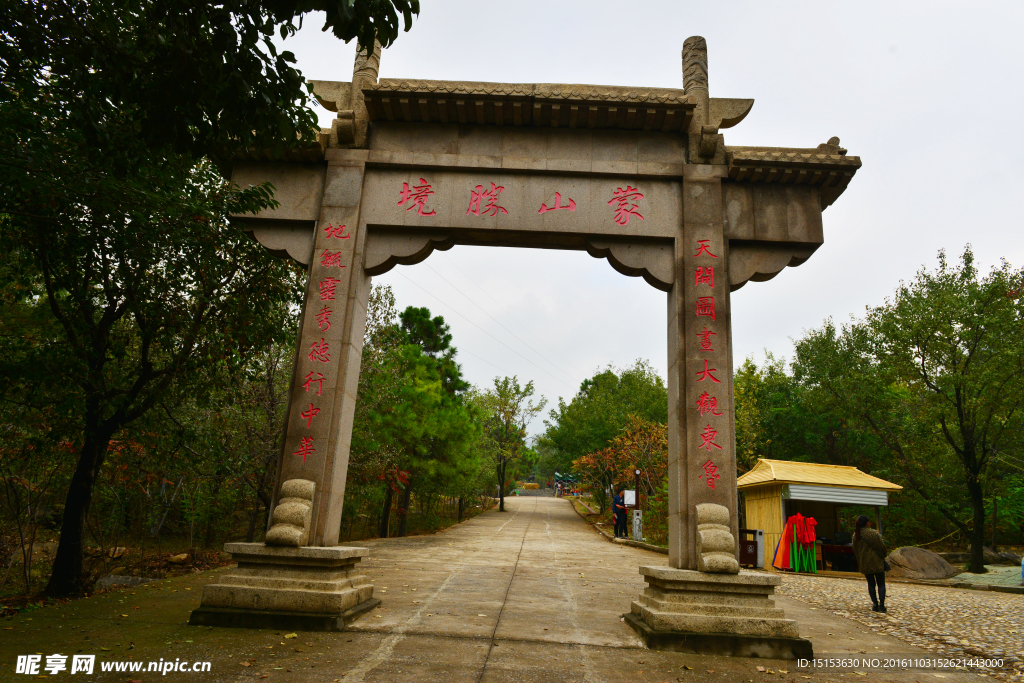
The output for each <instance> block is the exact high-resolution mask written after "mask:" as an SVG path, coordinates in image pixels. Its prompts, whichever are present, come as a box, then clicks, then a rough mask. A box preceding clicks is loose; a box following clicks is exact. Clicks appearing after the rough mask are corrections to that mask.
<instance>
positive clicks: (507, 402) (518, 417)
mask: <svg viewBox="0 0 1024 683" xmlns="http://www.w3.org/2000/svg"><path fill="white" fill-rule="evenodd" d="M531 396H533V381H532V380H531V381H529V382H527V383H526V385H525V386H520V384H519V378H518V377H495V378H494V388H493V389H489V390H487V391H485V392H483V393H482V394H479V395H478V396H477V401H478V403H479V405H480V407H481V409H482V410H483V413H484V415H485V417H484V432H485V434H486V435H487V438H488V441H489V443H490V445H491V449H490V450H491V453H492V455H493V458H494V471H495V474H496V475H497V477H498V510H499V511H500V512H504V511H505V483H506V481H507V478H506V477H507V475H508V473H509V472H508V467H509V465H511V464H513V463H517V462H518V461H519V460H520V459H521V458H522V457H523V456H524V455H525V454H526V453H527V451H528V449H527V447H526V427H527V425H529V424H530V422H532V421H533V418H534V417H536V416H537V414H538V413H540V411H541V410H543V409H544V406H545V405H546V404H547V400H546V399H544V398H543V397H542V398H541V399H540V401H539V402H537V403H534V402H533V400H532V399H531V398H530V397H531Z"/></svg>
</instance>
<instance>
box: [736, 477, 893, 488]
mask: <svg viewBox="0 0 1024 683" xmlns="http://www.w3.org/2000/svg"><path fill="white" fill-rule="evenodd" d="M782 484H797V485H800V486H821V487H822V488H829V489H859V490H862V491H902V490H903V487H902V486H900V485H899V484H889V485H888V486H858V485H853V484H823V483H822V482H820V481H796V480H791V479H782V480H776V479H770V480H768V481H758V482H754V483H753V484H737V485H736V488H737V489H738V490H740V491H742V490H744V489H752V488H757V487H758V486H777V485H782Z"/></svg>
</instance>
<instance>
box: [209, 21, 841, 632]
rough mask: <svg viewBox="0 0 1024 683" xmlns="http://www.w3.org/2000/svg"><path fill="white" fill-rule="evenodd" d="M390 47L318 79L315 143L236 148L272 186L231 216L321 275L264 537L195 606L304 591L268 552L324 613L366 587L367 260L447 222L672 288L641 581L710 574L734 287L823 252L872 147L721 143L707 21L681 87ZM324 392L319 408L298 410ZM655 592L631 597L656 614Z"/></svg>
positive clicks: (730, 110) (721, 521)
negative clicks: (270, 151) (350, 519)
mask: <svg viewBox="0 0 1024 683" xmlns="http://www.w3.org/2000/svg"><path fill="white" fill-rule="evenodd" d="M378 63H379V53H375V54H373V55H370V56H367V55H366V54H365V53H364V54H362V55H360V57H359V58H357V63H356V68H355V72H354V76H353V81H352V83H335V82H317V83H315V84H314V87H315V90H316V93H317V96H318V98H319V99H320V101H321V103H322V104H324V105H325V106H326V107H328V108H329V109H332V110H334V111H337V113H338V117H337V118H336V119H335V121H334V124H333V125H332V128H331V130H330V131H326V130H325V131H324V132H323V133H322V135H321V137H320V140H319V144H317V145H314V146H311V147H310V148H308V149H306V150H303V151H299V152H293V153H291V157H290V158H287V159H284V160H276V161H270V160H267V159H264V158H262V157H261V155H259V154H246V155H241V156H240V158H238V159H236V161H235V163H234V167H233V173H232V179H233V180H234V181H235V182H236V183H238V184H239V185H247V184H255V183H259V182H264V181H267V180H269V181H270V182H272V183H273V184H274V185H275V187H276V188H277V193H276V198H277V199H278V201H279V202H280V206H279V207H278V208H277V209H274V210H272V211H266V212H263V213H261V214H260V215H257V216H245V217H239V219H240V220H244V221H246V223H247V225H248V226H249V229H251V231H252V233H253V235H254V237H255V238H256V239H258V240H259V241H260V242H261V243H263V244H264V245H265V246H266V247H267V248H268V249H270V250H272V251H273V252H274V253H277V254H279V255H282V256H285V255H286V256H288V257H291V258H293V259H295V260H296V261H299V262H300V263H303V264H305V265H307V266H308V267H309V283H308V287H307V299H306V306H305V310H304V312H303V315H302V322H301V330H300V334H299V339H300V341H299V345H298V349H297V356H296V358H297V362H296V366H295V374H294V377H293V381H292V389H291V404H290V408H289V419H288V427H287V436H286V439H285V446H284V450H283V452H282V456H281V458H280V461H279V469H278V477H277V492H276V496H275V506H276V507H275V509H274V512H273V520H272V525H271V528H270V530H269V531H268V536H267V544H268V545H266V546H263V545H262V544H230V545H229V547H228V548H227V549H228V550H229V551H230V552H232V553H234V554H235V555H236V557H237V558H238V559H239V561H240V567H241V566H246V567H247V571H248V574H247V576H249V578H248V579H246V580H245V581H241V580H239V581H237V582H235V584H231V583H230V581H227V580H225V583H224V584H223V585H219V586H211V587H208V588H207V592H206V593H205V594H204V598H203V608H202V609H200V610H197V612H196V614H198V615H200V616H199V617H198V618H199V619H200V621H201V620H202V619H203V618H205V617H202V616H201V615H202V614H204V613H211V614H212V612H210V611H209V610H217V609H220V610H225V609H227V610H244V609H252V608H254V603H253V601H262V602H261V605H262V607H261V609H265V610H270V611H271V612H272V611H274V610H283V609H284V607H285V606H286V605H287V604H288V602H287V601H288V599H291V598H292V597H294V591H292V589H288V588H279V586H280V585H281V583H280V581H277V583H273V584H270V583H268V584H266V585H263V584H260V581H261V580H262V579H259V578H258V577H259V576H260V572H261V571H270V568H271V567H274V568H276V569H275V570H274V571H286V572H287V571H292V572H293V574H294V580H295V581H296V582H302V581H306V580H308V578H309V577H307V576H306V574H308V573H309V572H310V571H313V570H312V569H310V567H313V566H314V565H315V566H317V567H319V568H318V569H317V570H316V571H318V572H320V574H316V575H317V576H321V575H322V576H324V577H335V578H331V579H330V580H325V581H326V582H325V583H324V584H323V586H324V587H323V589H322V590H321V591H320V593H317V595H318V596H319V597H316V598H313V599H312V603H311V604H313V605H314V607H312V608H310V609H307V610H304V611H306V612H309V613H311V614H315V615H319V616H317V617H316V618H321V617H323V615H324V614H327V615H331V614H333V615H335V616H337V615H338V614H339V613H340V611H341V609H342V608H344V610H348V609H356V608H358V606H359V605H360V604H362V605H364V607H363V608H366V607H365V606H366V605H369V604H370V597H369V593H368V592H367V591H368V590H369V589H368V588H367V587H366V586H365V585H364V583H365V582H364V583H359V581H358V580H357V577H358V574H357V573H356V570H355V563H356V562H357V561H358V557H359V554H358V550H359V549H353V548H338V547H336V544H337V541H338V530H339V525H340V519H341V509H342V504H343V501H344V492H345V480H346V475H347V466H348V453H349V440H350V438H351V430H352V420H353V414H354V409H355V401H356V389H357V386H358V376H359V363H360V359H361V346H362V338H363V331H364V328H365V314H366V301H367V297H368V295H369V291H370V279H371V277H372V276H374V275H379V274H381V273H384V272H387V271H388V270H389V269H391V268H393V267H394V266H395V265H400V264H413V263H417V262H419V261H422V260H423V259H425V258H427V257H428V256H429V255H430V253H432V251H434V250H435V249H441V250H444V249H449V248H451V247H452V246H454V245H456V244H469V245H496V246H514V247H540V248H554V249H577V250H584V251H587V252H588V253H590V254H591V255H592V256H595V257H599V258H607V259H608V261H609V263H610V264H611V265H612V267H613V268H615V269H616V270H617V271H619V272H621V273H623V274H626V275H630V276H639V277H643V278H644V279H645V280H646V281H647V282H648V283H649V284H651V285H652V286H654V287H656V288H657V289H659V290H661V291H664V292H666V293H667V301H666V303H667V325H666V328H667V335H668V353H669V358H668V393H669V425H668V431H669V463H668V464H669V563H670V567H671V568H672V569H671V570H666V571H669V574H664V572H663V571H659V572H653V573H651V574H649V582H650V583H651V586H652V589H653V590H654V591H655V593H657V592H658V591H662V592H664V591H669V592H671V591H677V592H678V591H679V590H683V588H681V586H685V585H690V584H692V582H693V581H698V583H699V582H700V581H705V580H709V579H700V578H699V577H696V578H695V576H696V573H695V571H694V570H701V571H703V572H705V573H709V572H710V573H714V572H725V573H726V574H730V573H732V572H735V571H738V565H737V563H736V559H735V556H736V551H737V541H736V539H737V537H738V534H737V515H736V498H737V495H736V485H735V484H736V482H735V473H736V467H735V460H736V459H735V438H734V421H733V392H732V365H733V363H732V350H731V348H732V347H731V309H730V292H732V291H734V290H736V289H738V288H739V287H742V286H743V285H744V284H746V283H747V282H749V281H751V280H753V281H764V280H768V279H770V278H772V277H774V276H775V275H776V274H777V273H779V272H780V271H781V270H782V269H784V268H785V267H787V266H796V265H799V264H801V263H803V262H804V261H805V260H807V258H809V257H810V256H811V254H812V253H813V252H814V251H815V250H816V249H817V248H818V247H819V246H820V245H821V244H822V243H823V241H824V233H823V227H822V218H821V214H822V211H823V210H824V209H825V208H826V207H827V206H829V205H830V204H831V203H832V202H834V201H835V200H836V198H838V196H839V195H840V194H841V193H842V192H843V190H844V189H845V187H846V185H847V184H848V183H849V181H850V180H851V178H852V177H853V175H854V173H855V172H856V170H857V169H858V168H859V167H860V165H861V164H860V160H859V159H858V158H857V157H850V156H847V155H846V150H844V149H842V148H840V147H839V140H838V138H833V139H832V140H829V141H828V142H826V143H824V144H821V145H818V146H817V147H816V148H807V149H785V148H768V147H730V146H727V145H726V144H725V140H724V136H723V135H722V133H721V132H720V131H721V130H723V129H725V128H729V127H731V126H734V125H737V124H738V123H739V122H740V121H742V120H743V118H744V117H745V116H746V115H747V114H748V112H749V111H750V109H751V107H752V106H753V100H743V99H720V98H711V97H710V96H709V93H708V83H707V52H706V47H705V45H704V40H703V39H701V38H691V39H688V40H687V41H686V43H685V45H684V49H683V81H684V87H683V89H682V90H675V89H667V88H629V87H617V86H587V85H551V84H540V85H533V84H501V83H464V82H449V81H413V80H380V81H378V79H377V69H376V65H377V64H378ZM311 402H312V403H315V404H316V407H317V408H318V409H319V412H318V413H317V415H318V417H317V419H316V420H312V419H311V420H306V419H300V417H299V411H300V410H302V409H303V408H304V407H305V406H306V405H309V404H311ZM243 546H245V547H243ZM288 558H292V559H288ZM289 562H292V563H293V565H294V566H292V565H289ZM288 567H292V568H290V569H288ZM300 567H301V569H300ZM342 567H344V568H345V569H344V574H343V575H342V574H339V573H338V572H340V571H341V569H340V568H342ZM263 568H265V569H263ZM282 568H284V569H282ZM672 572H677V574H672ZM678 572H681V573H678ZM340 576H344V577H347V578H340V579H339V578H337V577H340ZM672 576H674V577H675V578H671V577H672ZM254 577H257V578H254ZM673 581H676V583H673ZM717 581H718V582H719V583H721V582H722V581H724V579H719V580H717ZM332 582H333V583H332ZM346 582H347V583H346ZM680 582H681V583H680ZM687 582H690V584H688V583H687ZM744 582H746V583H744ZM763 583H764V582H761V581H760V580H759V579H758V580H754V579H752V578H749V577H748V578H746V579H743V578H742V575H740V578H735V579H734V580H733V584H735V586H736V588H735V590H736V591H739V593H743V592H744V591H746V592H747V593H750V592H751V591H754V592H757V591H761V590H762V588H763V590H764V591H767V593H770V592H771V587H770V586H769V585H768V584H764V585H763V586H762V584H763ZM769 583H770V582H769ZM723 585H724V584H723ZM730 585H732V584H730ZM755 585H756V586H761V587H762V588H756V589H755V588H753V587H754V586H755ZM259 586H262V588H260V587H259ZM274 586H278V587H274ZM765 586H767V587H765ZM730 590H732V589H730ZM275 591H277V592H275ZM289 591H291V592H289ZM739 593H737V594H739ZM767 593H765V595H767ZM307 597H308V596H307ZM659 604H661V603H659ZM370 606H371V607H372V605H370ZM763 607H764V605H760V607H758V609H761V608H763ZM207 608H208V609H207ZM663 608H664V604H662V606H661V607H658V608H655V607H653V606H652V605H646V607H642V608H641V609H640V611H641V612H643V609H647V612H643V614H644V615H646V616H643V620H644V621H645V622H646V623H647V627H648V628H654V629H655V630H657V629H659V628H662V627H663V626H664V624H662V626H661V627H659V626H656V625H655V622H658V619H661V618H662V617H659V616H650V615H652V614H654V613H655V612H658V613H659V614H660V613H661V612H664V609H663ZM203 610H206V612H204V611H203ZM318 610H319V611H318ZM652 610H653V611H652ZM659 610H661V612H659ZM634 611H637V609H636V607H635V606H634ZM776 617H778V615H775V617H773V618H776ZM196 618H197V617H195V616H194V620H195V619H196ZM211 619H212V617H211ZM776 620H778V619H776ZM214 621H216V620H214ZM740 622H742V619H741V620H740ZM740 622H737V623H740ZM197 623H198V622H197ZM658 623H661V622H658ZM665 623H667V622H665ZM680 623H682V622H680ZM780 623H781V622H780ZM748 625H749V624H748ZM638 628H639V627H638ZM736 628H738V629H740V630H741V631H742V629H743V628H746V627H744V626H742V625H741V626H737V627H736ZM779 628H780V629H782V630H779V631H778V634H781V633H782V632H783V631H784V630H785V629H783V628H782V627H779ZM737 632H739V631H737ZM787 633H788V631H787ZM748 635H749V634H748ZM789 635H790V636H791V635H793V634H792V633H790V634H789ZM801 642H806V641H801ZM787 647H788V646H787ZM801 647H802V646H801Z"/></svg>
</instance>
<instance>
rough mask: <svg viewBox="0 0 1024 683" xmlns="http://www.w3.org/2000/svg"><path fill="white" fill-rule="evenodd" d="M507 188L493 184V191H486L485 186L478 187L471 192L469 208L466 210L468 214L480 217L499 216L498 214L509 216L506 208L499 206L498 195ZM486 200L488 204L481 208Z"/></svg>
mask: <svg viewBox="0 0 1024 683" xmlns="http://www.w3.org/2000/svg"><path fill="white" fill-rule="evenodd" d="M504 189H505V188H504V187H502V186H501V185H495V184H494V183H491V189H489V190H485V189H484V186H483V185H477V186H476V188H475V189H472V190H470V191H469V193H470V194H469V208H468V209H466V213H467V214H470V213H472V214H473V215H476V216H479V215H481V214H483V215H484V216H497V215H498V212H499V211H500V212H502V213H504V214H508V211H506V210H505V209H504V207H501V206H498V205H497V204H496V202H497V201H498V195H499V194H501V191H502V190H504ZM485 200H486V203H485V204H484V205H483V206H482V207H481V203H482V202H484V201H485Z"/></svg>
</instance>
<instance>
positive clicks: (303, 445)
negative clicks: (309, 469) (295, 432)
mask: <svg viewBox="0 0 1024 683" xmlns="http://www.w3.org/2000/svg"><path fill="white" fill-rule="evenodd" d="M314 453H316V449H315V448H313V437H311V436H304V437H302V441H300V442H299V450H297V451H295V452H294V453H292V455H301V456H302V464H303V465H305V464H306V456H307V455H313V454H314Z"/></svg>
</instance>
